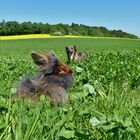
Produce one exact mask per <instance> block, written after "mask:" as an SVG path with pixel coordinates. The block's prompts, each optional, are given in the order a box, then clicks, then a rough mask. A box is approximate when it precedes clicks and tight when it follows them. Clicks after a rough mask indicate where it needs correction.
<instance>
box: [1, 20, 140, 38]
mask: <svg viewBox="0 0 140 140" xmlns="http://www.w3.org/2000/svg"><path fill="white" fill-rule="evenodd" d="M26 34H50V35H57V36H58V35H60V36H61V35H78V36H81V35H82V36H95V37H96V36H97V37H120V38H138V37H137V36H136V35H134V34H130V33H126V32H124V31H122V30H109V29H107V28H106V27H96V26H87V25H83V24H76V23H72V24H71V25H69V24H62V23H59V24H55V25H51V24H48V23H41V22H39V23H32V22H30V21H29V22H22V23H19V22H17V21H7V22H6V21H5V20H3V21H2V22H0V35H1V36H6V35H26Z"/></svg>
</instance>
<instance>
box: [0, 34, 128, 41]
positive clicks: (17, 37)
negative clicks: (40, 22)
mask: <svg viewBox="0 0 140 140" xmlns="http://www.w3.org/2000/svg"><path fill="white" fill-rule="evenodd" d="M35 38H103V39H105V38H106V39H124V38H116V37H93V36H92V37H91V36H71V35H65V36H53V35H49V34H29V35H13V36H0V40H17V39H35ZM125 39H126V38H125Z"/></svg>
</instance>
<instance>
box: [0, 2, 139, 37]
mask: <svg viewBox="0 0 140 140" xmlns="http://www.w3.org/2000/svg"><path fill="white" fill-rule="evenodd" d="M139 9H140V1H138V0H133V1H132V0H124V1H122V0H117V1H114V2H112V1H111V0H107V1H106V2H105V1H104V0H83V1H81V0H76V1H74V0H71V1H65V0H59V1H57V0H40V1H33V0H24V1H20V2H19V1H18V0H13V1H8V0H3V1H2V2H1V5H0V21H2V20H5V21H17V22H19V23H21V22H28V21H30V22H37V23H39V22H42V23H48V24H59V23H62V24H68V25H71V24H72V23H76V24H83V25H87V26H93V27H94V26H97V27H106V28H107V29H109V30H122V31H124V32H127V33H130V34H134V35H136V36H138V37H140V30H138V29H139V25H140V19H139Z"/></svg>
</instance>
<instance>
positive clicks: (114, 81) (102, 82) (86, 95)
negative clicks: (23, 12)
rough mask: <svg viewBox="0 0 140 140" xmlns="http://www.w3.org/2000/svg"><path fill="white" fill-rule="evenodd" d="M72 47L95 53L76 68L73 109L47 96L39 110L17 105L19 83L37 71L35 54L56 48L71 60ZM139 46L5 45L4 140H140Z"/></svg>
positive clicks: (0, 117) (0, 92)
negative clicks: (51, 102)
mask: <svg viewBox="0 0 140 140" xmlns="http://www.w3.org/2000/svg"><path fill="white" fill-rule="evenodd" d="M68 45H77V46H78V51H86V52H88V53H89V56H88V59H87V60H85V61H83V62H81V63H72V64H71V65H70V67H71V68H72V70H73V76H74V84H73V86H72V87H71V88H70V89H69V90H68V95H69V102H68V104H67V105H66V106H65V107H63V108H54V109H52V108H51V107H50V105H49V101H46V100H45V98H44V97H43V96H42V97H41V98H40V103H39V104H38V105H36V106H34V105H33V104H32V103H30V102H29V101H28V100H25V101H24V102H21V101H20V100H17V101H15V102H12V101H11V96H12V95H13V94H14V93H15V86H16V84H17V83H18V81H19V80H20V79H21V78H22V77H23V76H24V75H31V76H33V75H34V74H35V72H36V69H35V67H34V64H33V62H32V60H31V57H30V52H31V51H40V52H41V51H43V52H44V51H48V50H50V49H53V50H55V51H56V53H57V55H58V56H59V57H60V58H61V59H62V60H64V61H65V60H66V54H65V49H64V47H65V46H68ZM139 47H140V40H128V39H32V40H30V39H29V40H13V41H0V50H1V51H0V139H2V140H38V139H39V140H54V139H56V140H62V139H71V140H72V139H77V140H79V139H80V140H139V138H140V94H139V93H140V49H139ZM133 50H135V51H133ZM118 51H119V52H118Z"/></svg>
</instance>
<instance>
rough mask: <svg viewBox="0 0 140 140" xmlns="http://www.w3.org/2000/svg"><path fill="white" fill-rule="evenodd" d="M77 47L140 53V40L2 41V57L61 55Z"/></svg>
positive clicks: (80, 48) (59, 39)
mask: <svg viewBox="0 0 140 140" xmlns="http://www.w3.org/2000/svg"><path fill="white" fill-rule="evenodd" d="M69 45H76V46H78V50H79V51H88V52H91V49H92V50H93V52H92V53H94V52H98V51H107V52H117V51H121V52H122V51H132V50H137V51H139V52H140V40H138V39H137V40H131V39H107V38H81V39H80V38H79V39H78V38H52V39H26V40H11V41H10V40H9V41H7V40H6V41H5V40H4V41H0V50H1V51H0V55H1V56H2V55H4V56H9V55H11V56H15V54H16V55H20V54H23V53H24V56H28V55H29V54H30V52H31V51H34V50H37V51H47V50H50V49H53V50H55V51H56V52H58V53H60V54H62V53H63V54H64V53H65V48H64V47H65V46H69Z"/></svg>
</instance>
